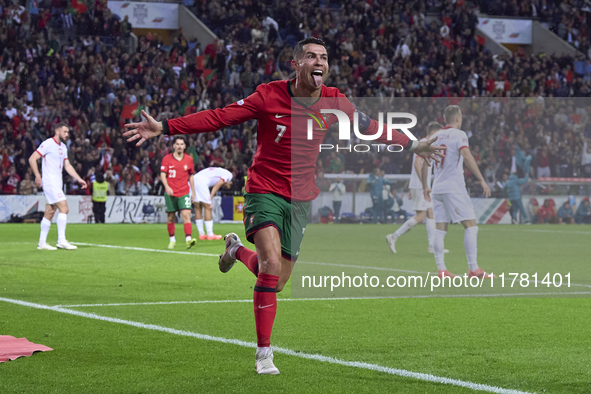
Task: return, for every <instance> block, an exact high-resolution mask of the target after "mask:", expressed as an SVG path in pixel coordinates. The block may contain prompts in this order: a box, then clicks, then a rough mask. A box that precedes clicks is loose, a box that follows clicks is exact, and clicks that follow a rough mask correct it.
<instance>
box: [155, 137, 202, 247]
mask: <svg viewBox="0 0 591 394" xmlns="http://www.w3.org/2000/svg"><path fill="white" fill-rule="evenodd" d="M172 147H173V149H174V152H173V153H169V154H168V155H166V156H164V157H163V158H162V164H161V165H160V179H161V180H162V184H163V185H164V190H165V193H164V202H165V203H166V213H167V214H168V220H167V223H166V225H167V227H168V235H169V236H170V242H169V244H168V249H174V246H175V244H176V239H175V237H174V221H175V215H176V213H177V212H180V213H181V217H182V218H183V223H184V229H185V243H186V244H187V249H190V248H191V247H192V246H193V245H195V243H196V242H197V240H196V239H195V238H192V237H191V232H192V229H193V225H192V224H191V208H192V204H191V192H192V193H193V195H194V194H195V182H194V180H193V173H194V172H195V168H194V166H193V158H192V157H191V156H189V155H185V149H186V147H187V144H186V143H185V138H184V137H182V136H176V137H174V139H173V144H172ZM189 185H190V187H189Z"/></svg>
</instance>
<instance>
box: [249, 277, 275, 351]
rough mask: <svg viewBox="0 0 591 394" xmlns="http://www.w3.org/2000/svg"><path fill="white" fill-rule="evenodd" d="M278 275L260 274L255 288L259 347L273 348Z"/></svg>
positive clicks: (255, 313)
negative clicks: (272, 336) (272, 339)
mask: <svg viewBox="0 0 591 394" xmlns="http://www.w3.org/2000/svg"><path fill="white" fill-rule="evenodd" d="M278 280H279V277H278V276H277V275H269V274H265V273H260V274H259V276H258V278H257V283H256V285H255V287H254V321H255V324H256V328H257V346H258V347H269V346H271V331H273V322H274V321H275V314H276V313H277V293H276V289H277V281H278Z"/></svg>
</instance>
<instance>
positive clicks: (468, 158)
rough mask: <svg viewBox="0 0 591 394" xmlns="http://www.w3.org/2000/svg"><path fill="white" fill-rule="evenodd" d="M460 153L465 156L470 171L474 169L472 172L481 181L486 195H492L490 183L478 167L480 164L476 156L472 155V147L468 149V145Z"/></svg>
mask: <svg viewBox="0 0 591 394" xmlns="http://www.w3.org/2000/svg"><path fill="white" fill-rule="evenodd" d="M460 153H461V154H462V156H464V162H465V163H466V166H467V167H468V169H469V170H470V171H472V173H473V174H474V175H475V176H476V178H477V179H478V181H479V182H480V185H481V186H482V190H483V193H484V196H485V197H490V187H488V184H487V183H486V182H485V180H484V177H483V176H482V174H481V173H480V169H479V168H478V164H476V160H474V156H472V152H470V149H468V148H467V147H466V148H464V149H462V150H460Z"/></svg>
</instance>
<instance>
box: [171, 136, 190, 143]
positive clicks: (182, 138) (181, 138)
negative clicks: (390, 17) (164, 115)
mask: <svg viewBox="0 0 591 394" xmlns="http://www.w3.org/2000/svg"><path fill="white" fill-rule="evenodd" d="M177 140H181V141H183V142H184V143H185V145H187V140H185V137H183V136H182V135H175V136H174V137H172V144H173V145H174V143H175V142H176V141H177Z"/></svg>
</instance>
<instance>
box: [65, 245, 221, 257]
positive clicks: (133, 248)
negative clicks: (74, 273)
mask: <svg viewBox="0 0 591 394" xmlns="http://www.w3.org/2000/svg"><path fill="white" fill-rule="evenodd" d="M71 244H74V245H81V246H96V247H99V248H109V249H125V250H138V251H140V252H157V253H172V254H188V255H190V256H208V257H220V255H219V254H213V253H198V252H178V251H175V250H162V249H149V248H136V247H134V246H117V245H102V244H89V243H84V242H71Z"/></svg>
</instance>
